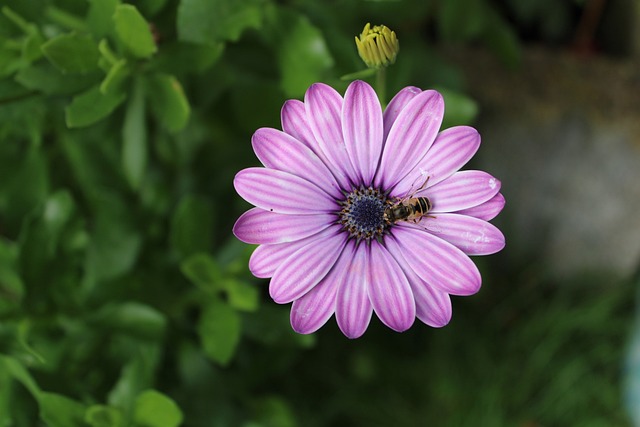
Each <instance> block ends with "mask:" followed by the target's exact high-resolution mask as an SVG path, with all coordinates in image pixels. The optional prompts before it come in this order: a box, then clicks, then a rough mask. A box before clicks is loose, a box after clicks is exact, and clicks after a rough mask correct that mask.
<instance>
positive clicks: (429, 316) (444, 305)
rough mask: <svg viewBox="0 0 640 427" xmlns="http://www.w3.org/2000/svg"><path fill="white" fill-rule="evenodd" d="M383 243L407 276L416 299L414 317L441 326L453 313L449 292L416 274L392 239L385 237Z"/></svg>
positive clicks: (437, 326) (434, 325)
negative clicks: (430, 283)
mask: <svg viewBox="0 0 640 427" xmlns="http://www.w3.org/2000/svg"><path fill="white" fill-rule="evenodd" d="M385 245H386V247H387V249H388V250H389V253H391V254H392V255H393V257H394V258H395V260H396V261H397V262H398V264H399V265H400V267H401V268H402V271H403V272H404V274H405V275H406V276H407V280H408V281H409V285H410V286H411V291H412V292H413V297H414V299H415V301H416V317H417V318H418V319H420V321H422V322H424V323H426V324H427V325H429V326H432V327H434V328H441V327H443V326H445V325H446V324H448V323H449V321H450V320H451V315H452V313H453V308H452V307H451V298H450V297H449V294H448V293H446V292H444V291H441V290H440V289H438V288H436V287H434V286H431V285H429V284H428V283H427V282H425V281H424V280H423V279H422V278H421V277H420V276H418V274H416V272H415V271H413V269H411V267H409V265H408V264H407V261H406V260H405V259H404V255H403V254H402V251H401V250H400V247H399V246H398V244H397V243H396V241H395V240H394V239H386V240H385Z"/></svg>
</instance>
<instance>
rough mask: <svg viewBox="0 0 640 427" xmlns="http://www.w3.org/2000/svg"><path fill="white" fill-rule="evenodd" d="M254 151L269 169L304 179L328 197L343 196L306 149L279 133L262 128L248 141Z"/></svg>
mask: <svg viewBox="0 0 640 427" xmlns="http://www.w3.org/2000/svg"><path fill="white" fill-rule="evenodd" d="M251 144H252V145H253V151H254V152H255V153H256V156H258V159H260V161H261V162H262V164H263V165H265V166H266V167H268V168H271V169H277V170H280V171H283V172H288V173H290V174H292V175H296V176H299V177H300V178H304V179H306V180H307V181H309V182H312V183H314V184H316V185H318V186H319V187H320V188H322V189H323V190H324V191H326V192H327V193H329V194H330V195H331V196H333V197H336V198H338V197H341V196H342V192H341V191H340V188H339V186H338V183H337V182H336V180H335V179H334V178H333V175H332V174H331V172H330V171H329V169H327V167H326V166H325V165H324V163H322V160H320V158H318V156H316V155H315V153H314V152H313V151H311V149H309V147H307V146H305V145H304V144H303V143H302V142H300V141H298V140H297V139H295V138H294V137H292V136H291V135H289V134H286V133H284V132H282V131H279V130H276V129H271V128H261V129H258V130H257V131H256V132H255V133H254V134H253V137H252V138H251Z"/></svg>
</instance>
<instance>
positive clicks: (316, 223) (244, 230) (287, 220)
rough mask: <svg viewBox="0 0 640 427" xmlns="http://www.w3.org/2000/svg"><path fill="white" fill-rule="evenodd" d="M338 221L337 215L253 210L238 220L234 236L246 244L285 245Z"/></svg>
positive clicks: (234, 227) (234, 228)
mask: <svg viewBox="0 0 640 427" xmlns="http://www.w3.org/2000/svg"><path fill="white" fill-rule="evenodd" d="M335 221H336V216H335V214H328V213H320V214H315V215H284V214H279V213H275V212H269V211H265V210H263V209H260V208H253V209H249V210H248V211H246V212H245V213H243V214H242V215H241V216H240V218H238V220H237V221H236V223H235V225H234V226H233V234H235V236H236V237H237V238H238V239H240V240H242V241H243V242H245V243H257V244H264V243H270V244H273V243H285V242H292V241H295V240H300V239H302V238H305V237H307V236H311V235H312V234H316V233H318V232H319V231H321V230H323V229H324V228H326V227H328V226H329V225H330V224H332V223H334V222H335Z"/></svg>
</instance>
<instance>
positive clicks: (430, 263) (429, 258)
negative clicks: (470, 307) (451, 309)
mask: <svg viewBox="0 0 640 427" xmlns="http://www.w3.org/2000/svg"><path fill="white" fill-rule="evenodd" d="M392 238H394V239H395V240H396V242H397V243H398V246H399V247H400V251H401V252H402V254H403V255H404V257H405V259H406V260H407V264H409V266H410V267H411V268H412V269H413V271H415V272H416V274H418V275H419V276H420V277H424V278H425V280H426V281H427V282H428V283H429V284H431V285H433V286H436V287H438V288H439V289H440V290H442V291H444V292H447V293H449V294H453V295H473V294H475V293H476V292H478V290H480V285H481V283H482V279H481V277H480V272H479V271H478V267H476V265H475V264H474V263H473V261H471V259H470V258H469V257H468V256H467V255H465V253H464V252H462V251H461V250H460V249H458V248H456V247H455V246H453V245H452V244H451V243H449V242H447V241H445V240H443V239H440V238H438V237H435V236H433V235H431V234H429V233H427V232H426V231H422V230H419V229H415V228H410V227H395V228H394V229H393V237H392Z"/></svg>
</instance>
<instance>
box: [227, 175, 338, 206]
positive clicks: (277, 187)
mask: <svg viewBox="0 0 640 427" xmlns="http://www.w3.org/2000/svg"><path fill="white" fill-rule="evenodd" d="M233 185H234V187H235V188H236V191H237V192H238V194H240V196H241V197H242V198H243V199H245V200H246V201H247V202H249V203H251V204H252V205H254V206H257V207H259V208H262V209H264V210H267V211H272V212H277V213H283V214H303V215H304V214H306V215H308V214H316V213H320V212H335V211H336V210H339V207H338V205H337V204H336V202H335V201H334V200H333V199H332V198H331V197H330V196H329V195H328V194H327V193H325V192H324V191H322V190H321V189H320V188H318V186H316V185H315V184H312V183H310V182H309V181H307V180H306V179H303V178H300V177H299V176H295V175H292V174H290V173H287V172H282V171H279V170H274V169H266V168H247V169H243V170H241V171H240V172H238V173H237V174H236V177H235V179H234V180H233Z"/></svg>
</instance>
